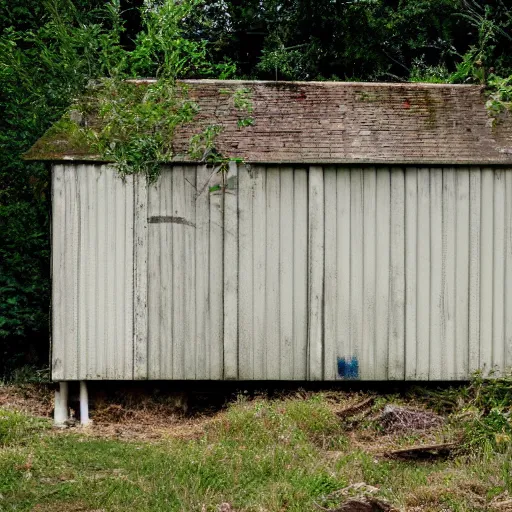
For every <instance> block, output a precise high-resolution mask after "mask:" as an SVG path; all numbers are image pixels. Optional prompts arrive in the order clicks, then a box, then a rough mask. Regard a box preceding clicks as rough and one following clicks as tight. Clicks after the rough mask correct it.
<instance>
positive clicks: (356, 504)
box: [317, 497, 397, 512]
mask: <svg viewBox="0 0 512 512" xmlns="http://www.w3.org/2000/svg"><path fill="white" fill-rule="evenodd" d="M317 507H318V508H319V509H320V510H324V511H326V512H396V510H397V509H395V508H393V507H392V506H391V505H389V504H388V503H386V502H384V501H381V500H378V499H377V498H373V497H372V498H369V497H364V498H357V499H356V498H350V499H348V500H347V501H345V502H344V503H343V504H342V505H340V506H339V507H337V508H325V507H321V506H320V505H318V504H317Z"/></svg>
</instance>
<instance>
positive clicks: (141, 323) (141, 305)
mask: <svg viewBox="0 0 512 512" xmlns="http://www.w3.org/2000/svg"><path fill="white" fill-rule="evenodd" d="M131 179H133V183H134V201H133V205H134V208H135V212H136V214H135V215H134V224H133V258H134V262H133V263H134V270H133V286H134V291H133V297H134V299H133V308H134V311H133V330H134V333H133V337H134V339H133V342H134V362H133V364H134V368H133V378H134V379H146V378H147V377H148V280H149V274H148V256H149V244H148V183H147V180H146V177H145V176H141V175H139V176H133V177H132V178H131ZM127 213H128V212H127ZM132 215H133V212H132ZM125 236H126V237H127V239H128V237H129V236H130V224H129V223H126V227H125ZM125 258H126V256H125ZM129 307H130V305H129V304H127V305H126V308H125V311H126V314H128V313H129Z"/></svg>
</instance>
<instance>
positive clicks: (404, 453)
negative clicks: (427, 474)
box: [383, 443, 460, 459]
mask: <svg viewBox="0 0 512 512" xmlns="http://www.w3.org/2000/svg"><path fill="white" fill-rule="evenodd" d="M459 446H460V444H459V443H441V444H430V445H419V446H410V447H408V448H401V449H399V450H392V451H389V452H385V453H384V454H383V456H384V457H388V458H391V459H432V458H436V457H447V456H449V455H450V454H451V453H452V451H453V450H454V449H455V448H458V447H459Z"/></svg>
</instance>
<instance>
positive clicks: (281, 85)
mask: <svg viewBox="0 0 512 512" xmlns="http://www.w3.org/2000/svg"><path fill="white" fill-rule="evenodd" d="M137 83H138V84H140V85H142V86H143V85H144V84H147V83H151V81H138V82H137ZM183 83H185V84H186V85H187V90H188V96H189V98H190V99H191V100H192V101H194V102H195V103H197V105H198V106H199V111H198V114H197V116H196V117H195V119H194V121H193V122H190V123H187V124H185V125H183V126H181V127H180V128H179V129H178V130H177V132H176V133H175V136H174V139H173V143H172V144H173V155H174V157H173V160H175V161H181V162H183V161H192V159H191V157H190V156H189V154H188V151H187V150H188V147H189V141H190V138H191V137H192V136H193V135H194V134H196V133H199V132H201V131H202V130H204V129H205V128H206V127H207V126H209V125H220V126H222V128H223V129H222V132H221V133H220V134H219V135H218V137H217V139H216V141H215V145H216V149H217V151H218V152H220V153H222V154H223V155H225V156H230V157H239V158H242V159H244V160H245V161H246V162H248V163H297V164H301V163H309V164H314V163H318V164H350V163H367V164H418V165H421V164H445V165H446V164H454V165H455V164H461V165H485V164H512V115H511V113H510V112H503V113H501V114H499V115H498V116H497V117H491V116H490V115H489V112H488V110H487V109H486V107H485V102H486V95H485V91H484V89H483V87H481V86H474V85H445V84H417V83H348V82H260V81H222V80H184V81H183ZM241 88H243V89H244V90H246V91H248V93H247V97H248V98H249V100H250V102H251V105H252V108H253V112H252V113H251V114H247V113H246V112H241V111H240V110H239V109H237V108H236V106H235V104H234V100H233V94H226V92H227V91H232V92H233V93H235V91H237V90H240V89H241ZM248 115H250V116H251V117H252V119H253V124H252V125H250V126H239V124H240V123H239V121H240V120H241V119H242V118H244V117H247V116H248ZM63 119H64V120H63V121H61V122H60V123H57V124H56V125H55V126H53V127H52V128H50V130H48V131H47V132H46V134H45V135H44V136H43V137H41V139H39V140H38V141H37V142H36V143H35V144H34V146H33V147H32V148H31V149H30V150H29V151H28V152H27V153H26V154H25V158H26V159H29V160H50V161H61V160H81V161H83V160H89V161H98V160H101V159H100V157H99V156H98V155H95V154H94V152H93V151H92V150H91V148H90V147H89V146H88V145H86V144H83V143H82V142H80V141H79V140H78V139H77V137H76V136H74V135H73V132H74V129H73V126H72V124H70V123H72V122H71V121H70V120H69V116H68V117H64V118H63ZM66 120H67V121H66ZM81 121H82V122H85V123H87V124H88V125H89V126H98V125H99V123H101V120H100V119H99V117H98V115H97V113H96V112H94V111H92V112H89V113H88V114H86V115H85V119H83V120H81Z"/></svg>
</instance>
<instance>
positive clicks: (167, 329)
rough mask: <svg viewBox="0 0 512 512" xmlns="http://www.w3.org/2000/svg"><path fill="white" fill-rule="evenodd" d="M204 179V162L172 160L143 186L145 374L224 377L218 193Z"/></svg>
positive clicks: (206, 173)
mask: <svg viewBox="0 0 512 512" xmlns="http://www.w3.org/2000/svg"><path fill="white" fill-rule="evenodd" d="M210 178H211V169H207V168H206V167H204V166H198V167H197V168H196V167H195V166H185V167H181V166H175V167H173V169H172V171H169V170H164V171H163V172H162V175H161V177H160V179H159V180H158V182H157V183H156V184H154V185H151V186H150V187H149V200H148V214H147V215H148V232H149V237H148V245H147V247H146V250H148V254H149V256H148V303H147V312H148V320H147V325H148V331H147V333H148V338H147V343H148V351H147V353H148V364H147V377H148V378H150V379H221V378H222V377H223V373H222V372H223V349H222V335H223V260H222V258H223V250H222V246H223V229H222V224H223V215H222V194H221V192H220V191H216V192H210V190H209V188H210V185H211V184H210V182H211V179H210ZM216 178H217V177H212V179H216ZM235 215H236V211H235ZM142 250H144V249H142ZM235 256H236V255H235ZM235 259H236V258H235Z"/></svg>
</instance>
